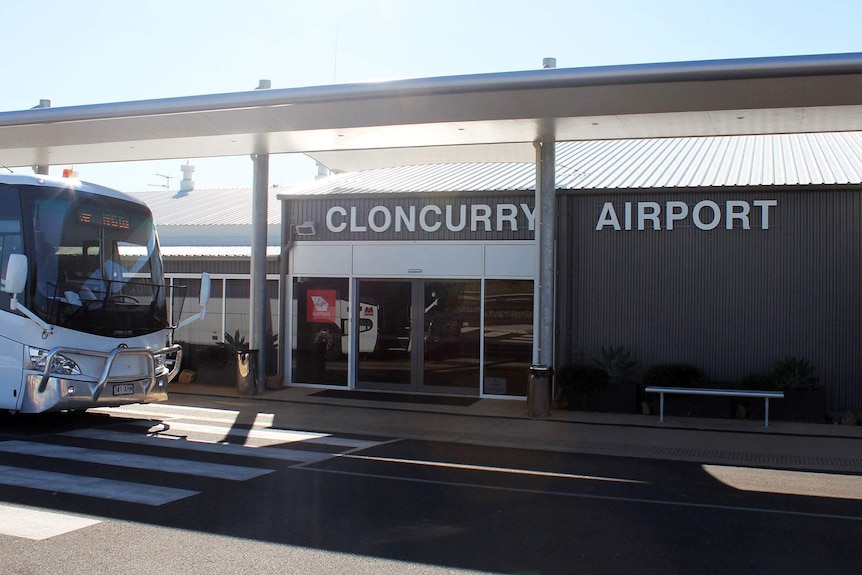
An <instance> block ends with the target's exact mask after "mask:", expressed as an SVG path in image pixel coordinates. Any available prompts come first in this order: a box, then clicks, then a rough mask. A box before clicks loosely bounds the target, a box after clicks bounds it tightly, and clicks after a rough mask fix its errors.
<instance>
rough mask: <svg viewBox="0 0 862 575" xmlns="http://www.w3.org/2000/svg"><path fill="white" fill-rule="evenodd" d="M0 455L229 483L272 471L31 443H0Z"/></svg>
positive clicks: (271, 470)
mask: <svg viewBox="0 0 862 575" xmlns="http://www.w3.org/2000/svg"><path fill="white" fill-rule="evenodd" d="M0 451H2V452H5V453H17V454H21V455H36V456H38V457H50V458H53V459H64V460H71V461H85V462H88V463H99V464H103V465H113V466H116V467H127V468H132V469H147V470H154V471H167V472H170V473H182V474H184V475H195V476H199V477H214V478H217V479H228V480H230V481H246V480H248V479H253V478H255V477H260V476H261V475H266V474H267V473H272V472H273V471H274V470H273V469H259V468H256V467H242V466H239V465H224V464H220V463H206V462H203V461H189V460H181V459H171V458H168V457H156V456H152V455H137V454H134V453H122V452H118V451H105V450H101V449H85V448H82V447H72V446H68V445H52V444H48V443H35V442H31V441H3V442H0Z"/></svg>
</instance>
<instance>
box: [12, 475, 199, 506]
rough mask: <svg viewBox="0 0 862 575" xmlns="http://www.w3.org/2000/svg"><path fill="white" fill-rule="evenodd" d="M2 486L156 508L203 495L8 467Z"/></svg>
mask: <svg viewBox="0 0 862 575" xmlns="http://www.w3.org/2000/svg"><path fill="white" fill-rule="evenodd" d="M0 485H11V486H15V487H28V488H30V489H39V490H41V491H55V492H57V493H68V494H71V495H87V496H90V497H99V498H101V499H111V500H114V501H127V502H129V503H142V504H144V505H153V506H158V505H164V504H165V503H170V502H172V501H178V500H180V499H185V498H186V497H191V496H192V495H198V494H199V493H200V491H191V490H189V489H177V488H174V487H162V486H159V485H149V484H146V483H132V482H130V481H116V480H113V479H103V478H101V477H89V476H84V475H69V474H68V473H56V472H53V471H40V470H37V469H24V468H21V467H10V466H8V465H0Z"/></svg>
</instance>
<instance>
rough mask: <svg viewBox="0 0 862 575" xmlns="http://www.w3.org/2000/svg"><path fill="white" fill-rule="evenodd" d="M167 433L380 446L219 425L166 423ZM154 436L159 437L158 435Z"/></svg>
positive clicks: (324, 435)
mask: <svg viewBox="0 0 862 575" xmlns="http://www.w3.org/2000/svg"><path fill="white" fill-rule="evenodd" d="M137 425H141V426H142V427H144V426H150V425H151V424H150V422H142V423H139V424H137ZM166 425H167V426H168V430H166V432H165V433H166V434H167V432H168V431H170V432H177V431H184V432H189V433H200V434H207V435H214V436H218V437H220V438H226V437H244V438H246V439H248V440H256V441H270V442H273V443H272V444H273V445H282V444H288V443H303V444H311V445H328V446H335V447H344V448H350V449H365V448H368V447H374V446H375V445H380V442H379V441H368V440H365V439H351V438H349V437H337V436H333V435H330V434H327V433H314V432H308V431H292V430H288V429H254V428H253V429H240V428H226V427H224V426H219V425H204V424H200V423H187V422H180V421H169V422H167V423H166ZM154 435H160V434H159V433H157V434H154Z"/></svg>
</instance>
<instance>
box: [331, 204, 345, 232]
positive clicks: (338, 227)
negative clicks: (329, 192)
mask: <svg viewBox="0 0 862 575" xmlns="http://www.w3.org/2000/svg"><path fill="white" fill-rule="evenodd" d="M335 214H339V215H340V216H341V217H342V218H344V217H345V216H347V210H345V209H344V208H342V207H341V206H332V207H331V208H329V210H327V212H326V229H328V230H329V231H330V232H334V233H336V234H337V233H339V232H343V231H344V229H345V228H346V227H347V222H345V221H343V220H342V222H341V223H340V224H336V223H335V221H334V220H335V218H334V216H335Z"/></svg>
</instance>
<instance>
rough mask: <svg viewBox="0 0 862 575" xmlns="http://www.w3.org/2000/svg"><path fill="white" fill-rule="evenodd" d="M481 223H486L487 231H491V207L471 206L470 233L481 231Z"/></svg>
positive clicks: (482, 205)
mask: <svg viewBox="0 0 862 575" xmlns="http://www.w3.org/2000/svg"><path fill="white" fill-rule="evenodd" d="M479 222H484V224H485V231H486V232H490V231H491V206H489V205H487V204H473V205H472V206H470V231H471V232H475V231H478V229H479Z"/></svg>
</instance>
